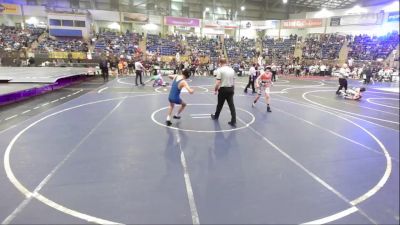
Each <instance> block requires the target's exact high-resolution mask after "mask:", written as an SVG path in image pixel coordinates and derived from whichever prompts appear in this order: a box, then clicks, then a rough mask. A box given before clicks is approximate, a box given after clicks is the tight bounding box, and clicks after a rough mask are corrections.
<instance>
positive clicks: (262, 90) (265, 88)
mask: <svg viewBox="0 0 400 225" xmlns="http://www.w3.org/2000/svg"><path fill="white" fill-rule="evenodd" d="M263 92H264V93H265V94H269V92H270V89H269V87H263V86H260V87H259V88H258V94H259V95H262V93H263Z"/></svg>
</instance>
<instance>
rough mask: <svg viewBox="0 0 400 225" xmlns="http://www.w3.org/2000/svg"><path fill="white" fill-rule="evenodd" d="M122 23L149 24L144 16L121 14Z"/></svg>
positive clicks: (139, 14)
mask: <svg viewBox="0 0 400 225" xmlns="http://www.w3.org/2000/svg"><path fill="white" fill-rule="evenodd" d="M122 21H124V22H141V23H147V22H149V17H148V16H147V15H146V14H141V13H126V12H124V13H122Z"/></svg>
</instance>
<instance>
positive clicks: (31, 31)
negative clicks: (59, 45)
mask: <svg viewBox="0 0 400 225" xmlns="http://www.w3.org/2000/svg"><path fill="white" fill-rule="evenodd" d="M44 31H45V29H44V28H35V27H31V26H28V27H26V28H25V29H22V28H16V27H10V26H4V25H2V26H0V50H7V51H14V50H20V49H21V48H23V47H29V46H30V45H31V44H32V42H34V41H36V40H37V39H38V38H39V36H40V35H41V34H42V33H43V32H44Z"/></svg>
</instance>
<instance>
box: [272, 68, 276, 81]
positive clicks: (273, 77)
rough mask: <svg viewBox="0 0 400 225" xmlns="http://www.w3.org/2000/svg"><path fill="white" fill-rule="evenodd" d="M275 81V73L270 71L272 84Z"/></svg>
mask: <svg viewBox="0 0 400 225" xmlns="http://www.w3.org/2000/svg"><path fill="white" fill-rule="evenodd" d="M275 81H276V71H272V82H275Z"/></svg>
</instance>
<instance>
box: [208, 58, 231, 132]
mask: <svg viewBox="0 0 400 225" xmlns="http://www.w3.org/2000/svg"><path fill="white" fill-rule="evenodd" d="M220 64H221V67H220V68H218V69H217V70H216V71H215V73H216V78H217V80H216V82H215V94H217V93H218V104H217V108H216V110H215V114H211V119H213V120H218V118H219V114H220V113H221V110H222V107H223V106H224V103H225V100H226V101H227V102H228V105H229V109H230V111H231V116H232V118H231V121H230V122H228V124H229V125H231V126H233V127H235V126H236V110H235V104H234V103H233V95H234V93H235V91H234V84H235V71H234V70H233V69H232V67H230V66H228V65H227V60H226V59H224V58H222V59H220Z"/></svg>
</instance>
